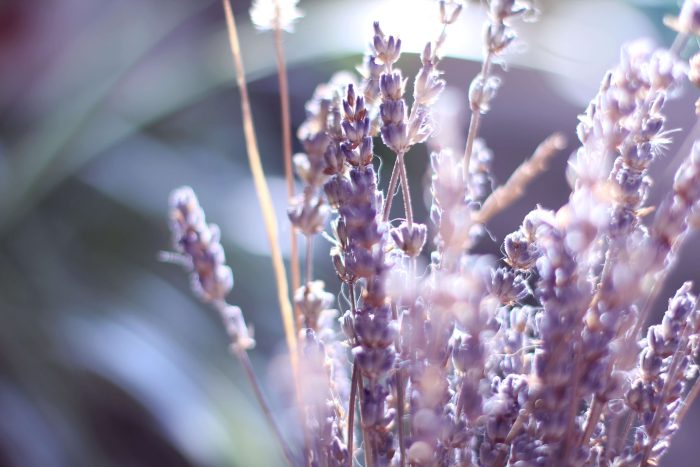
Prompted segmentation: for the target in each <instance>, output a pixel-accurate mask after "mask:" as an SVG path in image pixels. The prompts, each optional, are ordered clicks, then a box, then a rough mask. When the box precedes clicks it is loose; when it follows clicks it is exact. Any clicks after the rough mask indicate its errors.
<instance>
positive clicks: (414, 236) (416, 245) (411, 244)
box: [391, 222, 428, 257]
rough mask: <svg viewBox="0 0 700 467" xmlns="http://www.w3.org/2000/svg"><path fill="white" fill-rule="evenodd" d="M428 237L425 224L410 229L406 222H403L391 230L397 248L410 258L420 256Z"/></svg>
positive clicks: (412, 226) (415, 225)
mask: <svg viewBox="0 0 700 467" xmlns="http://www.w3.org/2000/svg"><path fill="white" fill-rule="evenodd" d="M427 236H428V228H427V227H426V226H425V225H424V224H413V225H411V226H410V227H409V226H408V224H407V223H406V222H402V223H401V224H400V225H399V226H398V227H396V228H394V229H391V238H392V239H393V240H394V243H395V244H396V246H397V247H398V248H399V249H400V250H401V251H403V252H404V253H405V254H406V255H407V256H410V257H416V256H418V255H420V252H421V250H422V249H423V245H425V240H426V238H427Z"/></svg>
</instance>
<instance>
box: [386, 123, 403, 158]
mask: <svg viewBox="0 0 700 467" xmlns="http://www.w3.org/2000/svg"><path fill="white" fill-rule="evenodd" d="M382 141H384V144H386V145H387V146H388V147H389V148H390V149H391V150H392V151H394V152H395V153H401V152H405V151H406V148H407V147H408V143H409V140H408V134H407V132H406V125H404V124H403V123H399V124H393V123H392V124H389V125H385V126H383V127H382Z"/></svg>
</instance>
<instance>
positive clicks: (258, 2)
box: [250, 0, 304, 32]
mask: <svg viewBox="0 0 700 467" xmlns="http://www.w3.org/2000/svg"><path fill="white" fill-rule="evenodd" d="M298 3H299V0H255V1H254V2H253V6H252V7H251V8H250V19H251V21H252V22H253V24H254V25H255V27H256V28H258V29H261V30H268V29H284V30H285V31H288V32H292V31H294V23H295V22H296V21H297V20H298V19H299V18H301V17H302V16H304V15H303V13H302V12H301V10H299V9H298V8H297V4H298Z"/></svg>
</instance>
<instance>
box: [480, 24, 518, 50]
mask: <svg viewBox="0 0 700 467" xmlns="http://www.w3.org/2000/svg"><path fill="white" fill-rule="evenodd" d="M485 36H486V37H485V43H486V47H487V48H488V50H489V51H490V52H491V53H494V54H498V53H501V52H503V51H504V50H505V49H506V48H507V47H508V46H509V45H510V44H512V43H513V41H515V39H516V38H517V35H516V34H515V31H514V30H513V29H512V28H510V27H508V26H507V25H506V24H505V23H496V24H493V23H492V24H489V25H488V26H487V27H486V34H485Z"/></svg>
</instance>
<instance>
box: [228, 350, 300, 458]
mask: <svg viewBox="0 0 700 467" xmlns="http://www.w3.org/2000/svg"><path fill="white" fill-rule="evenodd" d="M234 354H235V355H236V358H238V361H239V362H240V363H241V366H242V367H243V369H244V370H245V373H246V377H247V378H248V381H249V382H250V385H251V386H252V388H253V392H254V393H255V398H256V399H257V400H258V404H259V405H260V409H261V410H262V412H263V414H264V415H265V418H266V419H267V422H268V424H269V425H270V427H271V428H272V431H273V432H274V433H275V436H276V437H277V440H278V441H279V443H280V446H281V447H282V452H283V453H284V457H285V458H286V459H287V462H288V463H289V465H290V466H294V465H296V464H295V462H294V455H293V454H292V451H291V450H290V449H289V446H288V445H287V442H286V441H285V440H284V437H283V436H282V432H281V431H280V429H279V427H278V426H277V422H276V421H275V418H274V417H273V416H272V410H271V409H270V405H269V404H268V403H267V400H266V399H265V396H264V395H263V393H262V389H261V388H260V383H259V382H258V378H257V377H256V376H255V372H254V371H253V365H252V364H251V363H250V358H248V352H246V351H245V349H236V350H235V351H234Z"/></svg>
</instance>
